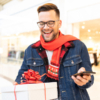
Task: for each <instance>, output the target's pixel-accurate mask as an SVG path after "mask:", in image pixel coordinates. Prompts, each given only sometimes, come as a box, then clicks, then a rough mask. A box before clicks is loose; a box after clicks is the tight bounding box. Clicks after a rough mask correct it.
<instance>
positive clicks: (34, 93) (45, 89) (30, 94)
mask: <svg viewBox="0 0 100 100" xmlns="http://www.w3.org/2000/svg"><path fill="white" fill-rule="evenodd" d="M1 93H2V100H52V99H55V98H57V96H58V95H57V83H56V82H51V83H38V84H23V85H16V86H9V87H2V88H1Z"/></svg>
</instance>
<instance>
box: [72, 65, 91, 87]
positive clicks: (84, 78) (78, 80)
mask: <svg viewBox="0 0 100 100" xmlns="http://www.w3.org/2000/svg"><path fill="white" fill-rule="evenodd" d="M84 71H86V70H85V68H84V67H81V68H80V69H79V70H78V73H80V72H84ZM71 78H72V79H73V80H74V82H75V83H76V84H77V85H79V86H83V85H85V84H86V83H88V82H89V80H91V75H83V76H82V77H81V76H80V75H78V76H76V77H74V76H72V77H71Z"/></svg>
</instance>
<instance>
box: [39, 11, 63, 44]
mask: <svg viewBox="0 0 100 100" xmlns="http://www.w3.org/2000/svg"><path fill="white" fill-rule="evenodd" d="M50 21H55V22H54V24H53V26H52V27H50V26H49V25H51V24H52V22H51V23H48V25H47V23H46V24H45V25H44V27H41V28H40V32H41V35H42V36H43V38H44V40H45V41H46V42H49V41H52V40H54V39H56V38H58V36H59V28H60V27H61V23H62V22H61V20H59V18H58V16H57V15H56V12H55V11H54V10H50V11H43V12H40V13H39V22H50ZM41 25H42V24H41Z"/></svg>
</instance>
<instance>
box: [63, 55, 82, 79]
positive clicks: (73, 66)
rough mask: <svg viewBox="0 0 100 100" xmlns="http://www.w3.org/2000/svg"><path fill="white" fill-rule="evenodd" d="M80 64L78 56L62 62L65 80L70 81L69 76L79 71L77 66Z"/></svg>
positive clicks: (80, 60)
mask: <svg viewBox="0 0 100 100" xmlns="http://www.w3.org/2000/svg"><path fill="white" fill-rule="evenodd" d="M81 62H82V59H81V57H80V56H79V55H74V56H71V57H69V58H66V59H65V60H64V62H63V66H64V72H65V75H66V78H67V80H70V79H71V78H70V76H71V75H73V74H75V73H77V71H78V69H79V64H80V63H81Z"/></svg>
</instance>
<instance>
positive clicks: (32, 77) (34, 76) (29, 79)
mask: <svg viewBox="0 0 100 100" xmlns="http://www.w3.org/2000/svg"><path fill="white" fill-rule="evenodd" d="M44 75H46V74H43V75H39V72H37V71H34V70H32V69H28V71H26V72H24V74H22V77H23V78H25V79H26V80H25V82H23V81H21V84H33V83H43V82H42V81H40V79H41V77H43V76H44Z"/></svg>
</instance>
